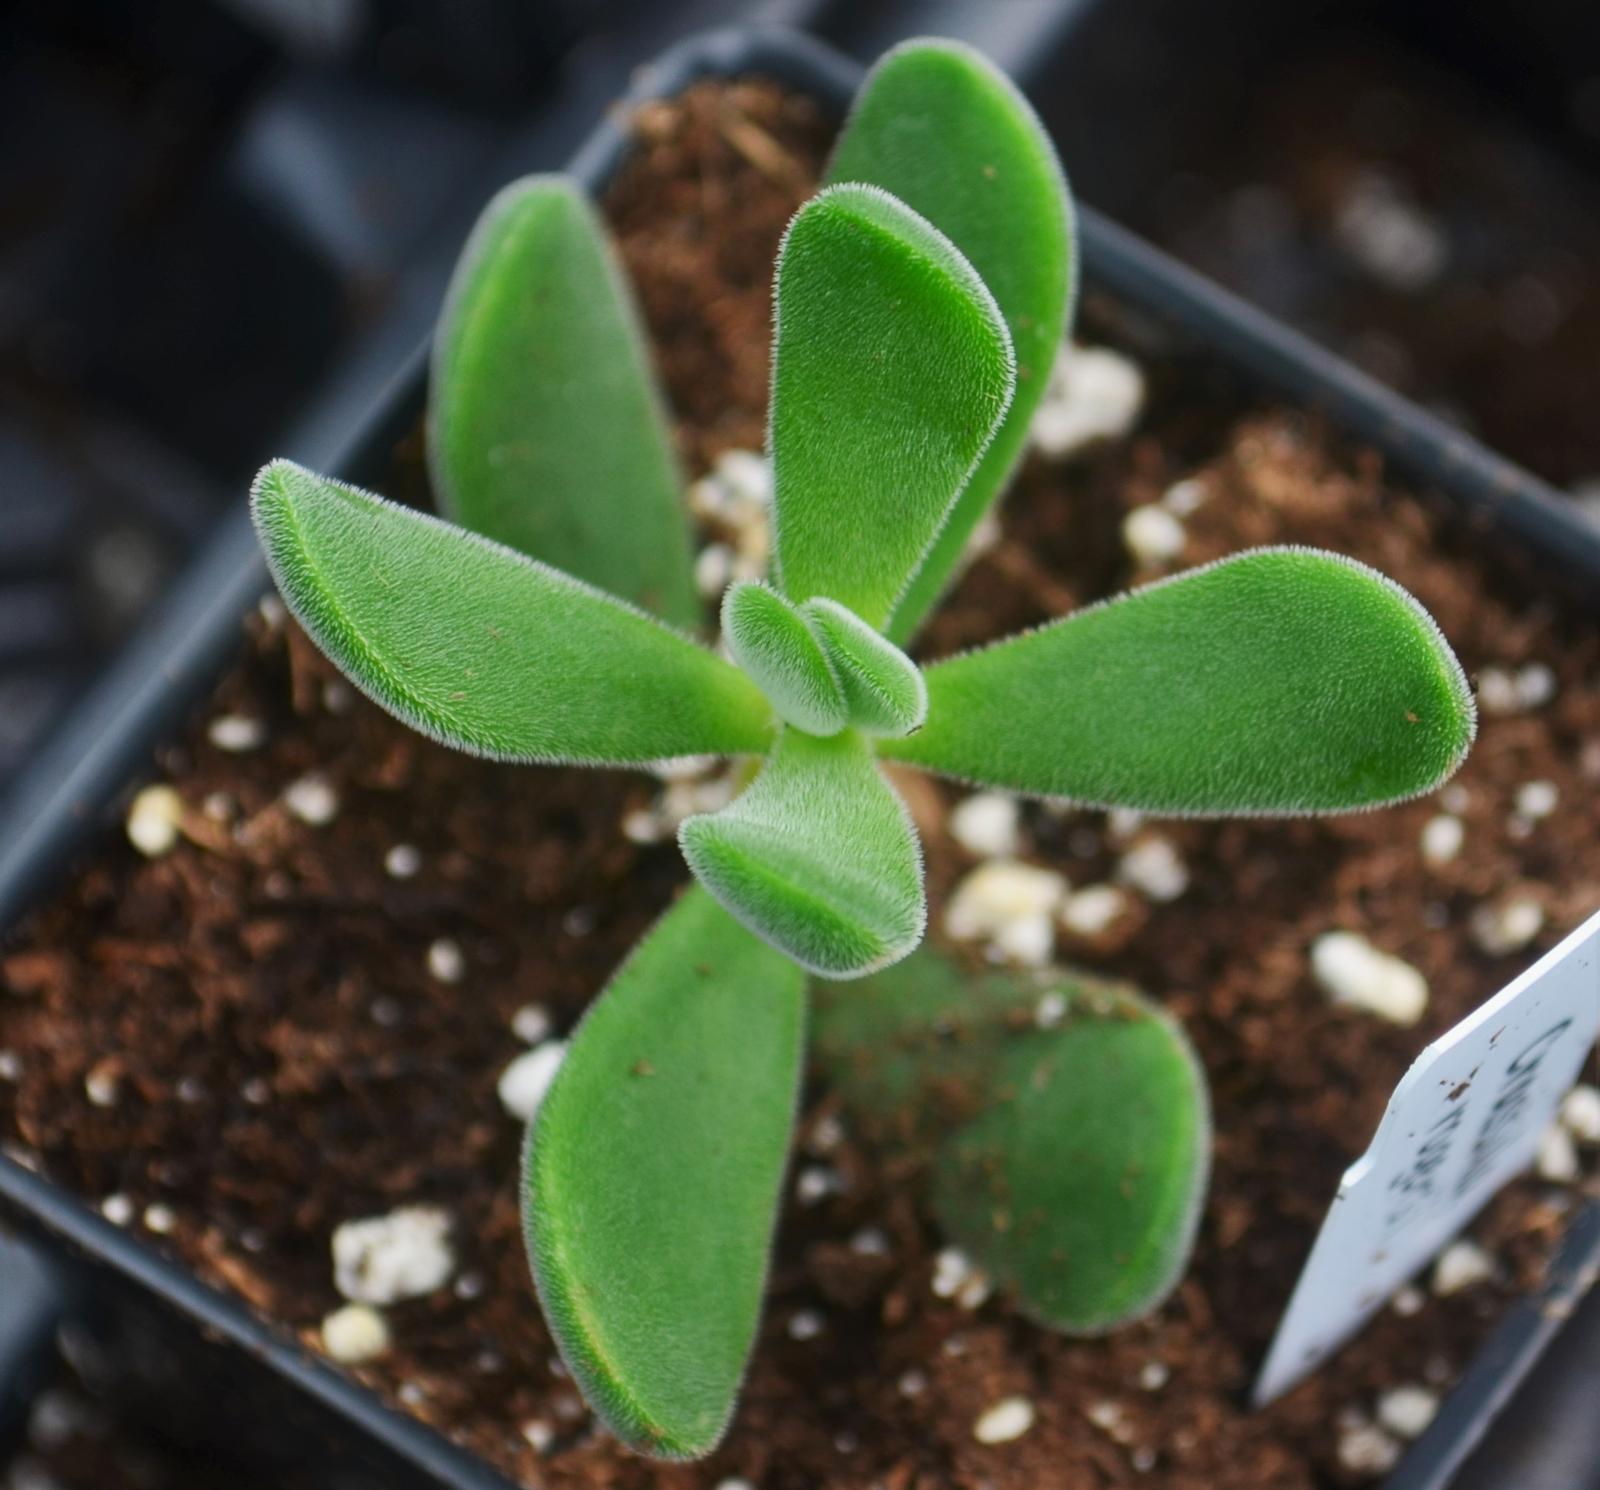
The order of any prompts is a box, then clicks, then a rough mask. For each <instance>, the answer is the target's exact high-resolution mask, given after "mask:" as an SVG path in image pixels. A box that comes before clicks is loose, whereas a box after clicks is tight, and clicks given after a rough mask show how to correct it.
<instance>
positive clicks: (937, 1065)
mask: <svg viewBox="0 0 1600 1490" xmlns="http://www.w3.org/2000/svg"><path fill="white" fill-rule="evenodd" d="M1046 1000H1048V1001H1049V1002H1048V1003H1047V1002H1046ZM1052 1006H1053V1007H1052ZM1045 1008H1049V1009H1051V1018H1050V1020H1049V1021H1047V1023H1048V1025H1049V1027H1048V1028H1041V1027H1040V1024H1039V1020H1038V1014H1039V1011H1040V1010H1041V1009H1045ZM816 1021H817V1030H816V1048H817V1054H818V1059H819V1061H820V1063H821V1065H822V1067H823V1070H824V1071H825V1072H826V1073H827V1075H828V1077H829V1079H830V1080H831V1081H832V1082H833V1083H834V1084H835V1085H836V1086H837V1087H839V1089H840V1090H841V1091H842V1092H843V1094H844V1096H845V1099H846V1101H847V1102H848V1103H849V1104H850V1105H851V1108H852V1110H853V1112H854V1113H855V1114H856V1116H857V1118H858V1119H859V1120H860V1121H861V1123H862V1125H863V1129H864V1131H865V1132H867V1133H868V1134H869V1135H871V1136H874V1137H876V1138H877V1139H878V1140H879V1141H880V1142H889V1143H893V1144H896V1145H899V1146H903V1147H909V1148H910V1149H911V1150H912V1151H913V1152H914V1153H916V1154H920V1155H921V1156H922V1157H924V1158H925V1159H926V1160H927V1162H928V1165H929V1171H930V1182H931V1190H932V1203H933V1209H934V1212H935V1214H936V1216H937V1217H938V1220H939V1222H940V1225H941V1227H942V1229H943V1230H944V1231H945V1233H946V1235H947V1236H948V1237H949V1238H950V1239H951V1240H952V1241H954V1242H956V1243H957V1244H958V1245H960V1246H961V1247H962V1248H963V1250H965V1251H966V1252H967V1253H968V1255H969V1256H971V1257H972V1259H973V1260H974V1261H975V1262H976V1263H977V1264H978V1265H979V1266H981V1267H982V1268H983V1269H984V1270H985V1271H986V1272H988V1273H989V1274H990V1276H991V1277H993V1278H994V1279H995V1281H996V1282H997V1283H999V1284H1000V1285H1001V1286H1002V1287H1003V1288H1005V1289H1006V1290H1008V1291H1010V1292H1011V1293H1013V1294H1015V1296H1016V1299H1017V1302H1018V1305H1019V1306H1020V1307H1021V1309H1022V1310H1023V1311H1024V1312H1025V1313H1027V1314H1028V1315H1029V1316H1030V1317H1032V1318H1034V1319H1037V1320H1038V1321H1039V1322H1040V1323H1042V1324H1045V1325H1048V1326H1050V1327H1051V1328H1054V1329H1058V1330H1063V1331H1066V1332H1068V1333H1073V1334H1093V1333H1098V1332H1100V1331H1102V1330H1106V1329H1109V1328H1112V1327H1113V1326H1114V1325H1117V1324H1121V1323H1125V1322H1127V1321H1129V1320H1132V1319H1135V1318H1138V1317H1139V1316H1141V1315H1143V1314H1145V1313H1147V1312H1148V1311H1149V1310H1150V1309H1152V1308H1154V1307H1155V1306H1156V1305H1157V1304H1159V1303H1160V1301H1161V1300H1162V1299H1163V1298H1164V1297H1165V1296H1166V1295H1167V1293H1168V1292H1170V1290H1171V1289H1172V1287H1173V1286H1174V1285H1175V1284H1176V1282H1177V1280H1178V1278H1179V1276H1180V1275H1181V1273H1182V1271H1183V1268H1184V1265H1185V1264H1186V1262H1187V1260H1188V1257H1189V1253H1190V1250H1191V1247H1192V1245H1193V1241H1194V1233H1195V1224H1196V1221H1197V1219H1198V1214H1199V1208H1200V1202H1201V1200H1202V1198H1203V1196H1204V1192H1205V1185H1206V1175H1207V1171H1208V1168H1209V1159H1210V1155H1209V1129H1210V1120H1209V1115H1208V1104H1207V1098H1206V1090H1205V1081H1204V1077H1203V1075H1202V1073H1201V1071H1200V1068H1199V1065H1198V1063H1197V1062H1196V1060H1195V1057H1194V1055H1193V1053H1192V1051H1191V1050H1190V1048H1189V1046H1188V1043H1187V1042H1186V1040H1185V1039H1184V1037H1183V1034H1182V1032H1181V1030H1179V1029H1178V1027H1177V1026H1176V1025H1175V1024H1173V1023H1172V1021H1171V1020H1169V1019H1168V1018H1167V1017H1166V1016H1165V1015H1164V1014H1162V1013H1161V1011H1160V1010H1158V1009H1157V1008H1156V1007H1155V1006H1154V1005H1152V1004H1150V1003H1149V1002H1147V1001H1146V1000H1144V999H1141V998H1139V997H1138V996H1137V995H1136V994H1134V993H1133V992H1132V991H1131V990H1129V989H1126V988H1121V987H1118V986H1115V985H1112V984H1108V983H1103V982H1100V981H1098V980H1094V979H1086V978H1076V977H1066V976H1063V975H1061V974H1055V973H1052V974H1037V975H1026V974H1022V975H1015V974H1009V973H989V974H984V975H981V976H976V977H969V976H967V975H966V974H964V973H963V972H962V971H961V969H960V968H959V967H957V966H956V965H955V964H954V963H952V962H950V961H949V960H948V959H946V958H944V957H941V956H939V955H938V954H937V953H935V952H932V951H930V950H929V949H927V948H923V949H921V950H919V951H918V952H916V953H914V954H913V955H912V956H910V957H908V958H907V959H906V960H905V961H904V962H901V963H900V964H898V965H897V966H895V967H893V968H890V969H888V970H887V971H885V972H883V973H880V974H878V975H877V976H875V977H872V978H869V979H868V980H866V982H864V983H862V984H859V985H856V986H853V987H850V988H840V989H837V990H835V989H831V988H819V989H817V990H816Z"/></svg>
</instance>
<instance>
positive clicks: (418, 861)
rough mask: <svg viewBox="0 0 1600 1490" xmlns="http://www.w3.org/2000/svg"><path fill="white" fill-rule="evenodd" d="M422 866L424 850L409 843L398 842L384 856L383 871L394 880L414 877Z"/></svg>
mask: <svg viewBox="0 0 1600 1490" xmlns="http://www.w3.org/2000/svg"><path fill="white" fill-rule="evenodd" d="M421 868H422V852H421V850H419V849H417V848H415V847H414V846H413V845H411V844H409V843H397V844H395V846H394V847H393V848H391V849H390V850H389V852H388V853H386V854H385V855H384V856H383V872H384V873H385V874H386V875H388V876H389V878H390V879H392V880H408V879H414V878H415V877H416V875H417V872H418V871H419V870H420V869H421Z"/></svg>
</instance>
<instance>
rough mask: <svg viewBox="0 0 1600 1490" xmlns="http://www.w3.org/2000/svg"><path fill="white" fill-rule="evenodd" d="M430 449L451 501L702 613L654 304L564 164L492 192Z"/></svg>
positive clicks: (550, 558) (432, 410)
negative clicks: (655, 363) (652, 335)
mask: <svg viewBox="0 0 1600 1490" xmlns="http://www.w3.org/2000/svg"><path fill="white" fill-rule="evenodd" d="M428 455H429V462H430V466H431V469H432V473H433V481H434V488H435V491H436V492H437V493H438V496H439V500H440V503H441V506H442V508H443V510H444V511H445V513H446V514H447V515H448V516H450V517H452V518H454V519H455V520H456V521H457V522H460V523H461V524H462V525H463V526H465V527H468V528H471V529H473V530H474V531H476V532H479V533H483V534H484V535H486V536H487V537H490V538H494V539H497V540H499V541H500V542H502V543H504V544H506V545H508V546H509V547H511V548H516V549H519V550H521V551H522V552H523V553H526V554H528V555H530V556H531V557H533V558H536V559H542V560H544V561H545V562H546V563H548V564H552V565H554V566H555V567H556V568H558V569H561V570H564V571H565V572H566V573H568V574H572V575H575V576H576V577H577V578H579V579H583V580H586V581H588V582H589V583H591V584H594V585H597V586H598V587H599V588H601V589H603V590H606V591H608V592H609V593H611V594H613V595H618V596H620V597H621V598H623V599H624V600H628V601H631V602H633V603H634V604H636V605H639V606H642V607H644V608H645V609H647V610H650V611H653V612H655V613H656V614H658V615H660V616H662V617H663V618H665V619H666V620H668V621H672V622H674V623H675V624H678V625H681V626H686V627H693V626H696V625H698V624H699V622H700V620H701V610H700V602H699V597H698V595H697V594H696V592H695V587H694V576H693V567H692V556H691V543H690V530H689V521H688V512H687V509H686V506H685V503H684V500H683V483H682V480H681V477H680V473H679V470H678V463H677V459H676V456H675V454H674V452H673V447H672V437H671V432H670V429H669V425H668V422H667V417H666V412H665V409H664V407H663V405H662V401H661V397H660V395H659V393H658V392H657V389H656V385H655V379H654V376H653V373H652V369H651V366H650V357H649V351H648V347H647V343H646V341H645V337H644V333H643V329H642V326H641V323H640V317H639V314H638V312H637V310H636V309H635V307H634V304H633V297H632V294H631V293H630V291H629V288H628V284H627V281H626V277H625V276H624V274H623V271H622V268H621V266H620V264H619V263H618V262H617V259H616V255H615V253H614V252H613V250H612V248H611V245H610V243H609V242H608V240H607V237H606V232H605V228H604V225H603V224H602V223H601V221H600V217H599V214H598V213H597V212H596V211H595V209H594V207H593V205H592V204H591V203H590V201H589V199H588V197H587V196H585V194H584V192H583V190H582V189H581V188H580V187H579V186H578V185H577V184H576V183H575V182H573V181H571V180H570V179H568V178H566V177H563V176H530V177H527V178H525V179H523V180H521V181H516V182H513V183H512V184H511V185H509V186H507V187H506V188H505V189H504V190H502V191H501V192H500V193H499V194H498V195H497V196H496V197H495V198H494V199H493V201H491V202H490V203H489V206H488V207H487V208H486V209H485V211H484V213H483V215H482V216H481V217H480V219H479V221H478V224H477V226H476V227H475V228H474V230H473V232H472V235H471V237H470V238H469V239H468V242H467V246H466V248H465V249H464V250H463V252H462V255H461V258H460V261H459V262H458V264H457V266H456V270H455V275H454V277H453V279H452V281H451V285H450V290H449V292H448V294H447V295H446V297H445V307H444V311H443V313H442V315H441V317H440V321H439V327H438V331H437V333H436V335H435V339H434V353H433V370H432V381H431V387H430V392H429V404H428Z"/></svg>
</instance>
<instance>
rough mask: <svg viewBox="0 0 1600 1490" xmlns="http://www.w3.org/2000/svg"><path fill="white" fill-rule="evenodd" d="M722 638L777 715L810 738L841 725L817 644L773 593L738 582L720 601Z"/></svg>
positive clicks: (839, 705) (837, 696) (838, 697)
mask: <svg viewBox="0 0 1600 1490" xmlns="http://www.w3.org/2000/svg"><path fill="white" fill-rule="evenodd" d="M722 636H723V639H724V640H725V641H726V642H727V644H728V650H729V651H730V652H731V653H733V658H734V661H736V662H737V663H738V664H739V666H740V667H742V668H743V669H744V670H745V672H746V673H748V674H749V675H750V678H751V680H752V681H753V682H754V683H755V684H756V686H757V687H759V688H760V689H761V691H762V692H763V693H764V694H766V696H767V700H768V702H769V703H771V705H772V707H773V708H774V709H775V710H776V711H777V714H778V717H779V718H780V719H783V720H785V721H786V722H787V723H789V724H792V725H794V726H795V728H797V729H803V730H805V731H806V733H807V734H812V735H836V734H838V733H839V731H840V730H842V729H843V728H844V726H845V717H846V709H845V697H844V694H843V692H841V690H840V680H839V678H838V677H837V676H835V673H834V668H833V664H832V663H831V662H829V660H828V658H827V656H826V655H825V653H824V651H823V647H822V643H821V642H820V641H819V640H818V638H817V637H816V635H815V634H814V633H813V632H812V629H811V627H810V626H808V625H807V624H806V619H805V617H804V616H802V615H801V614H800V612H799V611H798V610H797V609H796V608H795V607H794V606H792V605H790V604H789V602H788V601H787V600H785V599H784V598H783V596H781V595H780V594H778V592H777V591H776V590H769V589H768V588H767V587H766V586H765V585H762V584H756V583H754V582H750V581H747V582H743V583H740V584H737V585H732V586H730V587H729V589H728V592H727V594H726V595H724V596H723V598H722Z"/></svg>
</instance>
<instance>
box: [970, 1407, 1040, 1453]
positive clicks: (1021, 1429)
mask: <svg viewBox="0 0 1600 1490" xmlns="http://www.w3.org/2000/svg"><path fill="white" fill-rule="evenodd" d="M1033 1420H1034V1409H1033V1403H1032V1402H1030V1401H1029V1400H1028V1399H1027V1398H1026V1397H1002V1398H1001V1399H1000V1400H999V1401H998V1402H996V1403H995V1404H994V1406H993V1407H990V1408H987V1409H985V1410H984V1412H982V1413H981V1414H980V1415H979V1417H978V1420H977V1422H975V1423H974V1424H973V1425H972V1436H973V1437H974V1438H975V1439H977V1440H978V1442H979V1443H986V1444H997V1443H1010V1442H1012V1441H1013V1440H1014V1439H1018V1438H1021V1437H1022V1435H1023V1434H1024V1433H1026V1432H1027V1431H1028V1430H1029V1429H1030V1428H1031V1427H1033Z"/></svg>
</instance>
